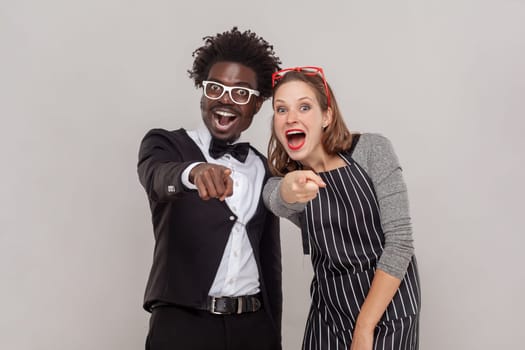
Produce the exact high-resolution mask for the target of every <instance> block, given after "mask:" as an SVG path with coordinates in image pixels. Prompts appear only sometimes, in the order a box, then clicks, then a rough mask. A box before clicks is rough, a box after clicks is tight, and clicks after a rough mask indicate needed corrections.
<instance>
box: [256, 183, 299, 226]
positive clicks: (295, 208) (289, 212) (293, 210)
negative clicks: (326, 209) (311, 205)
mask: <svg viewBox="0 0 525 350" xmlns="http://www.w3.org/2000/svg"><path fill="white" fill-rule="evenodd" d="M282 179H283V178H282V177H272V178H270V179H268V181H267V182H266V184H265V185H264V189H263V200H264V204H265V205H266V207H267V208H268V210H270V211H271V212H272V213H274V214H275V215H277V216H279V217H282V218H286V219H288V220H290V221H291V222H293V223H294V224H295V225H297V226H299V227H300V221H299V214H300V213H301V212H302V211H303V210H304V208H305V207H306V203H291V204H290V203H286V202H285V201H284V200H283V199H282V197H281V181H282Z"/></svg>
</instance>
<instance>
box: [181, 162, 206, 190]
mask: <svg viewBox="0 0 525 350" xmlns="http://www.w3.org/2000/svg"><path fill="white" fill-rule="evenodd" d="M199 164H202V162H197V163H192V164H190V165H188V167H187V168H186V169H184V171H183V172H182V174H181V176H180V180H181V181H182V184H183V185H184V187H186V188H187V189H188V190H196V189H197V186H195V185H194V184H192V183H191V182H190V171H191V170H192V169H193V168H195V167H196V166H197V165H199Z"/></svg>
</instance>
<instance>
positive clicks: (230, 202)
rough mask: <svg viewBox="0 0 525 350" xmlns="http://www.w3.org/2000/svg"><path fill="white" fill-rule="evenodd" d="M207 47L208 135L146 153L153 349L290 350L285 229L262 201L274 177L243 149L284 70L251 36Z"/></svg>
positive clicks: (156, 142)
mask: <svg viewBox="0 0 525 350" xmlns="http://www.w3.org/2000/svg"><path fill="white" fill-rule="evenodd" d="M204 41H205V44H204V45H203V46H202V47H200V48H198V49H197V50H196V51H195V52H194V53H193V57H194V58H195V60H194V63H193V67H192V70H190V71H189V74H190V77H191V78H192V79H193V80H194V83H195V86H196V87H198V88H201V87H202V88H203V95H202V99H201V114H202V120H203V122H204V126H203V127H201V128H199V129H197V130H193V131H186V130H184V129H179V130H175V131H167V130H163V129H154V130H151V131H149V132H148V133H147V134H146V136H145V137H144V139H143V140H142V143H141V146H140V151H139V162H138V174H139V178H140V182H141V184H142V185H143V186H144V188H145V190H146V193H147V195H148V199H149V203H150V208H151V213H152V222H153V228H154V235H155V251H154V258H153V265H152V268H151V273H150V276H149V280H148V283H147V287H146V293H145V300H144V308H145V309H146V310H148V311H151V313H152V315H151V318H150V330H149V333H148V337H147V340H146V349H151V350H163V349H192V350H197V349H224V350H226V349H228V350H229V349H239V350H246V349H280V348H281V310H282V291H281V251H280V241H279V236H278V230H279V222H278V219H277V218H276V217H275V216H274V215H273V214H271V213H270V212H268V211H267V209H266V208H265V206H264V203H263V202H262V198H261V192H262V188H263V184H264V183H265V182H266V179H267V178H268V177H269V176H270V174H269V171H268V168H267V163H266V159H265V157H264V156H263V155H262V154H261V153H259V152H258V151H257V150H256V149H255V148H253V147H251V146H249V145H248V144H247V143H237V144H235V141H237V140H238V139H239V137H240V136H241V133H242V132H243V131H244V130H246V129H247V128H248V127H249V126H250V124H251V122H252V120H253V117H254V115H255V114H256V113H257V112H258V111H259V109H260V107H261V105H262V103H263V102H264V100H265V99H267V98H268V97H270V96H271V75H272V73H273V72H275V71H277V70H278V69H279V64H280V63H281V62H280V60H279V58H278V57H276V56H275V53H274V51H273V47H272V46H271V45H269V44H268V42H266V41H265V40H264V39H263V38H261V37H259V36H257V35H256V34H255V33H253V32H251V31H245V32H240V31H239V30H238V29H237V28H236V27H234V28H233V29H232V30H230V31H227V32H224V33H220V34H217V35H216V36H208V37H205V38H204Z"/></svg>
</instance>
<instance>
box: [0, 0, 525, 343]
mask: <svg viewBox="0 0 525 350" xmlns="http://www.w3.org/2000/svg"><path fill="white" fill-rule="evenodd" d="M524 23H525V4H524V2H523V1H511V0H499V1H496V0H494V1H487V0H477V1H474V0H470V1H469V0H454V1H452V0H425V1H415V0H412V1H403V0H400V1H344V2H343V1H323V2H318V1H315V2H314V1H312V2H307V1H298V0H295V1H265V2H264V3H263V2H262V1H260V2H254V1H246V0H244V1H199V2H192V3H191V4H190V3H187V4H185V5H180V4H176V3H175V1H166V0H164V1H163V0H150V1H124V0H90V1H74V0H69V1H66V0H47V1H37V0H16V1H15V0H12V1H9V0H0V117H1V128H0V130H1V131H0V133H1V135H0V143H1V144H0V146H1V150H2V153H1V161H2V166H1V174H0V190H1V192H0V205H1V207H0V208H1V210H0V300H1V301H2V304H3V305H2V307H1V313H0V315H1V316H0V348H1V349H24V350H25V349H50V350H51V349H52V350H62V349H68V350H69V349H142V348H143V343H144V338H145V335H146V330H147V322H148V314H147V313H146V312H144V311H143V310H142V309H141V304H142V296H143V291H144V286H145V283H146V278H147V274H148V271H149V268H150V264H151V259H152V247H153V238H152V229H151V224H150V217H149V211H148V206H147V201H146V197H145V194H144V192H143V190H142V188H141V187H140V185H139V183H138V180H137V176H136V167H135V166H136V160H137V159H136V158H137V150H138V145H139V142H140V140H141V138H142V136H143V135H144V134H145V132H146V131H147V130H148V129H150V128H153V127H163V128H167V129H174V128H178V127H181V126H184V127H186V128H193V127H195V126H197V125H198V124H199V122H200V113H199V107H198V101H199V96H200V92H199V91H197V90H195V89H194V88H193V85H192V82H191V81H190V80H189V79H188V77H187V74H186V69H188V68H189V67H190V66H191V63H192V57H191V53H192V51H193V50H194V49H195V48H197V47H198V46H200V45H201V44H202V40H201V38H202V37H203V36H204V35H208V34H214V33H216V32H222V31H224V30H226V29H229V28H231V26H232V25H238V26H239V27H240V28H241V29H242V30H244V29H253V30H254V31H256V32H257V33H259V34H261V35H262V36H263V37H264V38H266V39H267V40H268V41H270V42H271V43H272V44H274V46H275V49H276V51H277V53H278V55H279V56H280V57H281V59H282V60H283V65H284V66H295V65H321V66H323V67H324V68H325V70H326V74H327V78H328V80H329V81H330V83H331V84H332V86H333V88H334V89H335V92H336V96H337V98H338V100H339V103H340V105H341V108H342V111H343V113H344V115H345V118H346V121H347V123H348V125H349V127H350V128H351V129H352V130H358V131H362V132H379V133H382V134H384V135H386V136H388V137H389V138H390V139H391V141H392V142H393V144H394V147H395V149H396V151H397V153H398V155H399V158H400V159H401V162H402V164H403V166H404V170H405V176H406V181H407V184H408V187H409V191H410V192H409V193H410V199H411V208H412V215H413V224H414V232H415V233H414V235H415V244H416V253H417V256H418V259H419V263H420V273H421V280H422V287H423V309H422V311H423V313H422V324H421V348H422V349H428V350H433V349H436V350H437V349H502V348H513V349H517V348H521V344H522V338H523V336H522V326H523V314H524V312H525V307H524V302H523V295H524V294H525V281H524V275H525V274H524V269H523V266H522V264H521V263H522V259H521V256H522V254H521V253H522V245H523V243H524V239H523V213H522V209H523V198H524V196H525V193H524V192H525V191H524V186H523V181H524V180H523V179H524V177H525V174H524V172H525V171H524V165H523V160H524V159H523V155H522V152H523V150H524V149H525V147H524V146H525V141H524V139H523V138H522V135H523V131H524V122H523V117H524V111H525V108H524V107H525V106H524V96H525V68H524V62H525V40H524V38H525V24H524ZM270 118H271V110H270V106H269V104H266V105H265V107H264V108H263V109H262V111H261V112H260V113H259V114H258V115H257V117H256V120H255V122H254V124H253V126H252V128H251V130H250V131H249V133H247V134H246V136H247V137H248V138H251V139H252V140H253V143H254V144H255V146H257V147H258V148H259V149H261V150H262V151H265V150H266V142H267V139H268V135H269V125H270ZM282 242H283V254H284V297H285V299H284V328H283V334H284V345H285V349H297V348H298V347H299V344H300V342H301V337H302V332H303V327H304V322H305V315H306V311H307V308H308V300H309V299H308V285H309V281H310V278H311V267H310V261H309V258H308V257H303V256H302V254H301V249H300V240H299V231H298V230H297V229H296V228H294V227H292V226H291V225H289V224H288V223H285V222H283V232H282Z"/></svg>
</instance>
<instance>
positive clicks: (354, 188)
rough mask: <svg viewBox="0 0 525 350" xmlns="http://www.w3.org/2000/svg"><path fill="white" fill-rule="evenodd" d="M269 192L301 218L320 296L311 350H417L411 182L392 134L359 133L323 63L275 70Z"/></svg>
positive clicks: (274, 202) (272, 201)
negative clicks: (343, 109) (406, 179)
mask: <svg viewBox="0 0 525 350" xmlns="http://www.w3.org/2000/svg"><path fill="white" fill-rule="evenodd" d="M272 80H273V86H274V92H273V111H274V116H273V128H272V137H271V139H270V144H269V147H268V154H269V164H270V168H271V169H272V171H273V173H274V174H275V175H277V176H279V177H275V178H272V179H271V180H270V181H269V182H268V183H267V185H266V187H265V189H264V200H265V203H266V205H267V206H268V208H269V209H270V210H272V211H273V212H274V213H275V214H276V215H279V216H281V217H287V218H289V219H290V220H292V221H293V222H294V223H296V224H297V225H298V226H300V227H301V231H302V234H303V247H304V250H305V253H308V251H310V252H311V259H312V264H313V268H314V277H313V281H312V285H311V298H312V304H311V307H310V312H309V315H308V320H307V324H306V330H305V335H304V339H303V349H352V350H370V349H417V348H418V336H419V334H418V333H419V309H420V289H419V278H418V272H417V265H416V259H415V257H414V256H413V245H412V228H411V224H410V216H409V210H408V198H407V191H406V186H405V183H404V181H403V177H402V173H401V168H400V166H399V163H398V160H397V157H396V155H395V153H394V151H393V149H392V146H391V144H390V142H389V141H388V140H387V139H386V138H385V137H383V136H380V135H378V134H362V135H358V134H351V133H350V132H349V131H348V129H347V127H346V126H345V123H344V121H343V118H342V116H341V114H340V112H339V109H338V107H337V102H336V100H335V97H334V95H333V93H332V90H331V89H330V87H329V85H328V84H327V82H326V79H325V77H324V73H323V70H322V69H321V68H319V67H296V68H288V69H284V70H282V71H279V72H277V73H275V74H274V75H273V77H272Z"/></svg>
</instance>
